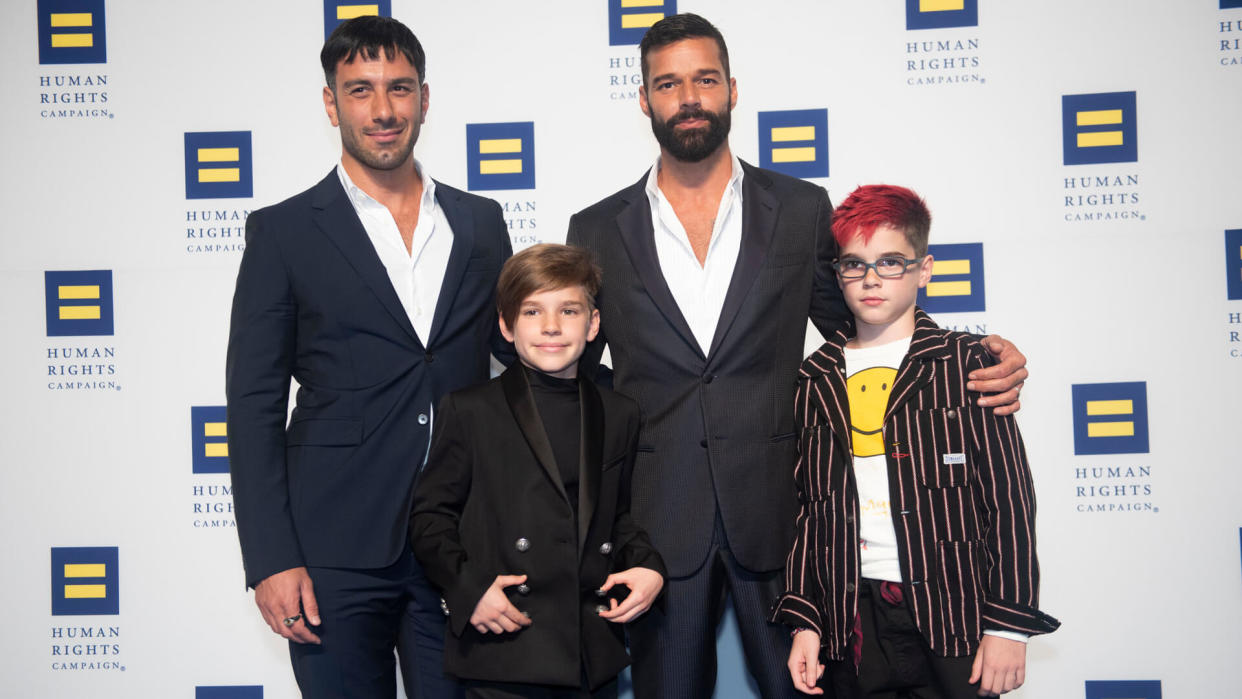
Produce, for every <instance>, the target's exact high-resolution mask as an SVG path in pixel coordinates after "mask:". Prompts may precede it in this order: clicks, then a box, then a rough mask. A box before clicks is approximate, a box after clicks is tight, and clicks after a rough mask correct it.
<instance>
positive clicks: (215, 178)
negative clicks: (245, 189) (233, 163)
mask: <svg viewBox="0 0 1242 699" xmlns="http://www.w3.org/2000/svg"><path fill="white" fill-rule="evenodd" d="M198 181H199V182H241V169H240V168H235V167H200V168H199V169H198Z"/></svg>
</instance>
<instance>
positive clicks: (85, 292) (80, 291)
mask: <svg viewBox="0 0 1242 699" xmlns="http://www.w3.org/2000/svg"><path fill="white" fill-rule="evenodd" d="M56 293H57V295H58V296H59V297H60V298H62V299H97V298H99V285H97V284H83V285H81V286H72V285H65V286H62V287H60V288H59V289H58V290H57V292H56Z"/></svg>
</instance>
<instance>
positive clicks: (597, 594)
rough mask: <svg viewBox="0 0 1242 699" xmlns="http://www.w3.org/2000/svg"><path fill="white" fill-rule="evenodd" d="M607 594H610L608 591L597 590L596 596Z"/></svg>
mask: <svg viewBox="0 0 1242 699" xmlns="http://www.w3.org/2000/svg"><path fill="white" fill-rule="evenodd" d="M606 594H608V593H607V592H604V591H603V590H596V591H595V596H596V597H603V596H604V595H606Z"/></svg>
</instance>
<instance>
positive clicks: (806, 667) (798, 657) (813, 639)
mask: <svg viewBox="0 0 1242 699" xmlns="http://www.w3.org/2000/svg"><path fill="white" fill-rule="evenodd" d="M788 665H789V676H790V677H791V678H793V686H794V689H796V690H798V691H799V692H802V693H803V694H823V693H824V690H822V689H820V688H819V687H816V686H815V685H816V684H817V683H818V682H819V678H821V677H823V676H824V666H823V665H821V664H820V662H819V634H817V633H815V632H814V631H812V630H810V629H803V630H801V631H798V632H797V633H795V634H794V637H793V647H792V648H790V649H789V663H788Z"/></svg>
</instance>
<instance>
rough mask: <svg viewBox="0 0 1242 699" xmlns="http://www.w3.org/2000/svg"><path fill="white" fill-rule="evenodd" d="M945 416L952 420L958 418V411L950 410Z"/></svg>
mask: <svg viewBox="0 0 1242 699" xmlns="http://www.w3.org/2000/svg"><path fill="white" fill-rule="evenodd" d="M944 416H945V417H947V418H949V419H950V420H952V419H953V418H955V417H957V411H956V410H954V409H953V408H949V409H948V410H946V411H944Z"/></svg>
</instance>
